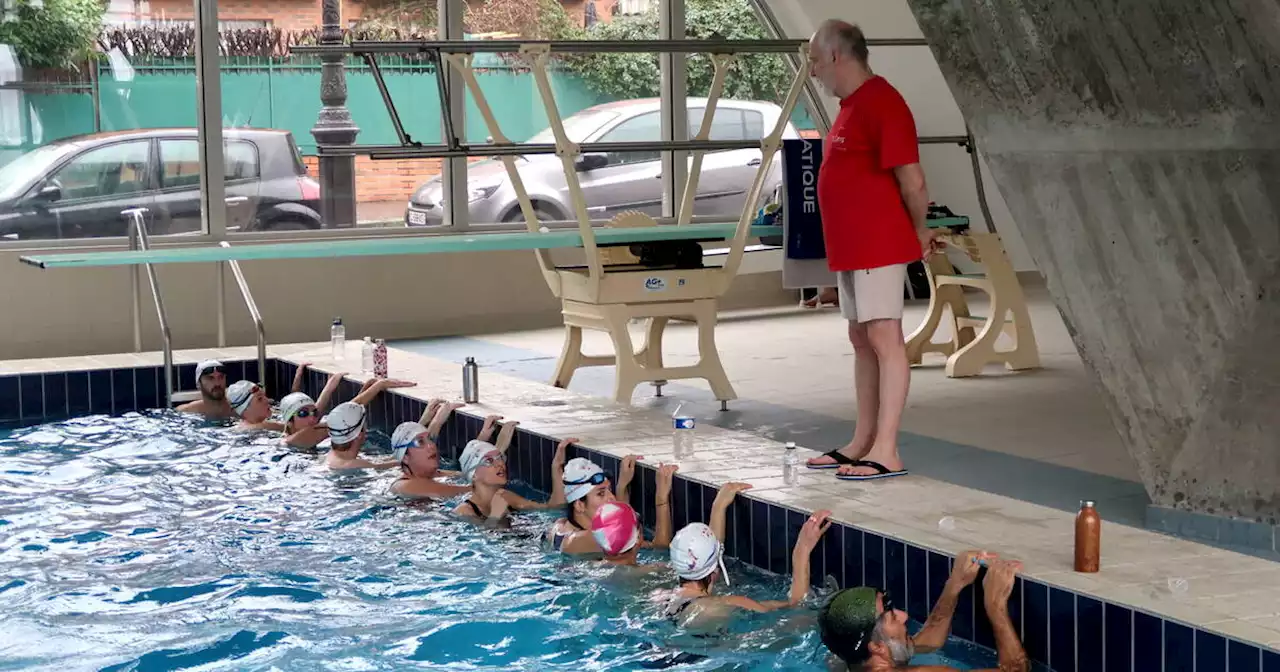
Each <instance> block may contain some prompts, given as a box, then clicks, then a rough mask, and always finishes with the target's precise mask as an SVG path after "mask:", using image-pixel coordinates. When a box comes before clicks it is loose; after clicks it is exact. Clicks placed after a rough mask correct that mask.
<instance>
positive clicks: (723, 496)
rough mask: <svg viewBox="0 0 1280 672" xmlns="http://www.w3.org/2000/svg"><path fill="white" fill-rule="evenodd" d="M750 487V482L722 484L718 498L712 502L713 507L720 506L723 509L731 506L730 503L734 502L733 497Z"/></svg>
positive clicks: (717, 494)
mask: <svg viewBox="0 0 1280 672" xmlns="http://www.w3.org/2000/svg"><path fill="white" fill-rule="evenodd" d="M750 489H751V484H750V483H739V482H737V481H733V482H730V483H725V484H724V485H722V486H720V492H717V493H716V499H715V501H714V502H712V503H711V508H713V509H716V508H719V509H721V510H723V509H727V508H729V505H730V504H732V503H733V498H734V497H737V496H738V493H739V492H742V491H744V490H750Z"/></svg>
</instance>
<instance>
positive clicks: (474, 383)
mask: <svg viewBox="0 0 1280 672" xmlns="http://www.w3.org/2000/svg"><path fill="white" fill-rule="evenodd" d="M462 401H464V402H466V403H468V404H475V403H478V402H479V401H480V367H479V366H477V365H476V358H475V357H468V358H467V361H466V363H465V364H463V365H462Z"/></svg>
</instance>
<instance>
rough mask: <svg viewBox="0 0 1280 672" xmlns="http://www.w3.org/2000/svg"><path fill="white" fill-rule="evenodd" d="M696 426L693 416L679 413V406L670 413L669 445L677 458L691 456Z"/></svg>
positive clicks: (682, 458)
mask: <svg viewBox="0 0 1280 672" xmlns="http://www.w3.org/2000/svg"><path fill="white" fill-rule="evenodd" d="M696 426H697V423H696V422H695V421H694V419H693V416H689V415H680V407H679V406H677V407H676V412H675V413H673V414H671V445H672V447H673V448H674V449H675V453H676V459H677V460H687V459H689V458H691V457H693V451H694V443H695V432H696V431H697V430H696Z"/></svg>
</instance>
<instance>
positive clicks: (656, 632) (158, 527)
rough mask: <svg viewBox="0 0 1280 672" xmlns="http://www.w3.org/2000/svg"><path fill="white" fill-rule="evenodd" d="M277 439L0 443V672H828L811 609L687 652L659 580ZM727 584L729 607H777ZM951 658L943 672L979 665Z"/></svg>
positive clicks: (91, 422) (124, 434)
mask: <svg viewBox="0 0 1280 672" xmlns="http://www.w3.org/2000/svg"><path fill="white" fill-rule="evenodd" d="M447 435H448V433H446V436H445V437H444V438H446V439H447ZM275 439H276V437H275V436H273V435H267V434H257V435H246V434H240V433H236V432H232V431H230V430H228V429H226V428H224V427H219V426H216V425H213V424H210V423H207V422H205V421H202V420H198V419H194V418H191V417H185V416H181V415H178V414H176V413H171V412H167V411H148V412H142V413H135V412H130V413H126V414H124V415H116V416H112V415H93V416H88V417H80V418H76V419H71V420H65V421H58V422H51V423H46V424H41V425H35V426H30V427H23V428H17V429H8V430H3V431H0V465H2V467H0V563H3V566H4V568H5V572H4V578H3V580H2V582H0V611H3V613H4V614H5V617H4V623H5V629H6V631H7V632H6V637H5V638H4V641H3V643H2V644H0V669H45V670H53V669H57V670H169V669H191V668H199V669H206V670H207V669H236V670H254V669H264V670H265V669H279V670H313V669H331V670H382V669H424V670H443V669H450V670H464V669H474V670H575V671H580V670H632V669H635V670H639V669H681V670H825V669H826V668H827V665H826V657H825V651H824V649H823V647H822V644H821V642H820V641H819V640H818V637H817V633H816V631H815V627H814V625H815V622H816V607H817V605H818V604H819V601H820V599H821V594H822V592H823V591H822V590H821V589H818V590H816V591H815V595H814V596H812V597H811V598H810V600H809V602H808V603H806V604H805V605H804V606H802V607H801V608H799V609H796V610H791V611H784V612H778V613H774V614H766V615H760V616H754V617H750V618H747V617H744V618H741V619H739V620H736V621H734V622H733V623H732V624H731V625H729V626H727V627H726V628H725V629H724V630H723V631H719V632H713V633H689V632H681V631H679V630H677V629H676V628H675V626H673V625H672V624H671V623H670V622H669V621H666V620H663V619H661V618H660V617H659V615H658V613H657V609H656V607H654V606H653V604H652V603H651V602H650V599H649V595H650V593H651V592H652V591H654V590H656V589H659V588H663V587H667V586H670V585H672V583H673V576H672V575H671V574H670V573H669V572H667V571H661V572H657V573H655V574H652V575H649V576H640V575H638V574H636V573H633V572H627V571H625V570H617V571H615V570H612V569H609V568H605V567H603V566H601V565H599V564H597V563H591V562H564V561H562V560H561V559H560V558H558V557H557V556H553V555H551V554H549V553H547V552H546V550H545V549H544V548H543V547H542V545H541V544H540V543H539V539H540V536H541V533H542V531H543V530H544V529H545V526H546V524H548V523H549V522H550V521H551V520H552V519H553V518H554V516H555V514H553V513H552V512H545V513H538V514H521V515H520V516H519V517H518V520H517V522H516V523H515V525H514V526H513V528H512V529H510V530H490V529H485V528H481V527H477V526H475V525H472V524H470V523H468V522H465V521H462V520H459V519H457V518H455V517H454V516H452V515H451V514H449V513H447V510H448V508H449V507H443V506H430V505H423V504H421V503H410V502H405V501H402V500H399V499H397V498H395V497H393V496H392V495H390V494H389V491H388V486H389V484H390V483H391V482H392V481H393V480H394V479H395V478H396V476H395V475H394V474H395V473H396V472H395V471H386V472H380V473H376V474H358V475H336V474H333V473H332V472H329V471H328V470H326V469H324V468H323V467H322V466H321V464H320V463H319V461H318V460H317V458H316V457H314V456H312V455H309V454H305V453H300V452H291V451H289V450H287V449H285V448H283V447H281V446H280V445H278V444H277V443H276V442H275ZM371 441H372V443H374V444H378V445H381V446H383V447H382V448H378V447H374V448H372V450H371V452H372V453H374V454H375V455H376V454H377V453H379V452H381V453H383V454H384V455H385V453H387V452H389V451H387V450H386V448H385V446H386V445H387V444H386V437H385V435H382V434H380V433H376V432H375V433H373V434H372V435H371ZM444 452H445V454H446V455H451V454H453V452H452V450H451V449H448V448H446V449H445V451H444ZM512 487H513V488H515V489H517V490H523V491H524V493H525V494H526V495H530V496H536V497H538V498H541V497H542V495H539V494H537V493H535V492H534V491H533V488H531V487H529V486H528V485H527V484H522V483H514V484H513V486H512ZM641 560H642V562H643V561H646V560H647V561H650V562H665V560H666V554H665V553H656V552H655V553H649V554H647V555H642V557H641ZM815 571H818V570H817V568H815ZM729 572H730V575H731V577H732V580H733V590H734V591H735V592H742V593H745V594H748V595H752V596H756V597H776V596H780V595H782V594H784V593H785V591H786V585H787V580H788V579H787V577H784V576H780V575H777V574H772V573H769V572H765V571H762V570H759V569H756V568H754V567H751V566H749V565H745V564H743V563H740V562H738V561H736V560H735V561H731V562H730V564H729ZM953 643H954V646H953V647H949V648H948V649H947V654H948V656H950V658H954V659H955V660H951V659H947V660H946V662H947V663H948V664H951V665H955V666H956V667H957V668H959V669H970V668H971V667H972V664H974V663H980V664H983V665H989V664H991V663H993V662H994V661H993V660H991V658H990V657H988V656H989V655H990V654H989V653H988V652H986V651H985V650H983V649H980V648H978V647H975V646H972V645H967V644H964V643H962V642H960V641H958V640H954V642H953ZM923 660H927V661H930V662H937V661H942V660H943V659H941V658H938V657H928V658H923ZM917 661H922V658H917ZM957 661H961V662H957Z"/></svg>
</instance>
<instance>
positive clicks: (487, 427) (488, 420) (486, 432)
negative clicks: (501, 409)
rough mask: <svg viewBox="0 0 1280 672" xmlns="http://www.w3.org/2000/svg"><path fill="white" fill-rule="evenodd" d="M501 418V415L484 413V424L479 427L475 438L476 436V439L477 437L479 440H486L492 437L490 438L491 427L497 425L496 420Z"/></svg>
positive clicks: (491, 433) (491, 434)
mask: <svg viewBox="0 0 1280 672" xmlns="http://www.w3.org/2000/svg"><path fill="white" fill-rule="evenodd" d="M501 419H502V416H501V415H486V416H484V425H483V426H481V427H480V433H479V434H477V435H476V438H477V439H479V440H481V441H488V440H490V439H492V438H493V428H494V426H495V425H497V424H498V421H499V420H501Z"/></svg>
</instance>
